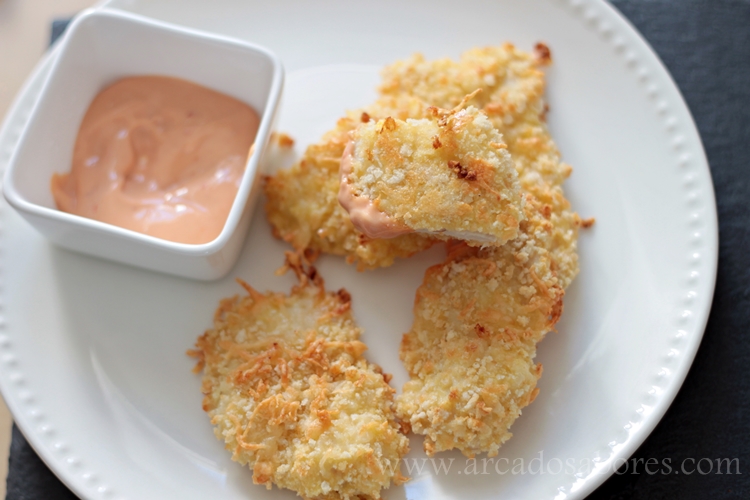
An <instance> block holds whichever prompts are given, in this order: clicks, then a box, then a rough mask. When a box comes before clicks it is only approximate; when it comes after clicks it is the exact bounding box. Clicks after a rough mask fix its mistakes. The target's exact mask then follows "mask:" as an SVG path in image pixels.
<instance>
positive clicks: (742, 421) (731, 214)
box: [6, 0, 750, 500]
mask: <svg viewBox="0 0 750 500" xmlns="http://www.w3.org/2000/svg"><path fill="white" fill-rule="evenodd" d="M612 3H613V4H614V5H615V6H616V7H617V8H618V9H620V11H622V13H623V14H624V15H625V16H626V17H627V18H629V19H630V21H631V22H632V23H633V24H634V25H635V26H636V27H637V28H638V29H639V30H640V32H641V33H642V34H643V35H644V36H645V37H646V39H647V40H648V41H649V42H650V43H651V45H652V46H653V47H654V49H655V50H656V52H657V53H658V54H659V56H660V57H661V59H662V61H664V63H665V64H666V66H667V67H668V68H669V70H670V72H671V73H672V75H673V77H674V79H675V81H676V82H677V85H678V86H679V87H680V89H681V91H682V93H683V95H684V96H685V99H686V100H687V103H688V105H689V106H690V109H691V111H692V113H693V116H694V118H695V121H696V123H697V125H698V129H699V130H700V133H701V137H702V139H703V143H704V145H705V148H706V153H707V154H708V159H709V163H710V164H711V173H712V175H713V180H714V185H715V188H716V198H717V203H718V210H719V226H720V250H719V272H718V279H717V283H716V294H715V297H714V303H713V309H712V312H711V317H710V319H709V322H708V327H707V328H706V333H705V336H704V339H703V343H702V344H701V347H700V349H699V351H698V354H697V356H696V358H695V362H694V363H693V366H692V368H691V370H690V373H689V374H688V377H687V379H686V380H685V384H684V385H683V387H682V389H681V390H680V392H679V394H678V395H677V398H676V399H675V401H674V403H673V404H672V406H671V408H670V409H669V411H668V412H667V414H666V415H665V417H664V418H663V420H662V421H661V422H660V423H659V425H658V426H657V428H656V429H655V430H654V432H653V433H652V434H651V436H649V438H648V439H647V440H646V441H645V442H644V443H643V445H642V446H641V447H640V448H639V449H638V451H637V452H636V453H635V455H634V457H633V458H634V459H636V461H638V460H639V459H640V461H639V462H637V465H636V467H635V468H634V467H633V466H632V463H633V462H632V460H631V461H630V462H629V465H628V469H627V470H625V469H624V468H622V469H620V470H619V471H618V472H619V474H615V475H614V476H612V477H611V478H610V479H608V480H607V481H606V482H605V483H604V484H603V485H602V486H601V487H600V488H599V489H598V490H597V491H595V492H594V493H593V494H592V495H591V496H590V497H589V498H590V499H595V500H625V499H644V500H645V499H649V500H653V499H693V498H695V499H750V467H749V466H750V376H749V375H748V367H750V339H748V338H747V336H748V335H750V257H748V249H750V1H748V0H612ZM58 34H59V33H58ZM649 459H655V460H657V461H658V463H660V464H661V463H664V460H666V459H669V463H670V464H671V466H672V467H673V473H671V474H666V475H665V474H661V473H658V474H649V473H648V472H647V471H646V468H645V464H646V463H647V461H648V460H649ZM717 459H719V460H720V459H729V460H734V459H737V460H736V462H733V463H736V467H735V465H732V466H731V472H732V474H727V473H726V468H724V469H723V472H724V473H722V474H717V473H716V460H717ZM701 460H703V462H701V463H700V464H698V462H700V461H701ZM706 460H708V461H706ZM651 463H655V462H653V461H652V462H651ZM709 463H712V464H713V465H712V467H711V469H712V470H711V472H709V473H708V474H702V473H701V472H700V471H699V470H698V465H701V468H700V470H702V471H704V472H705V471H707V470H708V467H709ZM683 464H684V466H685V468H684V470H685V471H691V472H692V474H685V473H679V472H680V467H681V465H683ZM655 469H656V468H654V467H652V468H651V469H650V470H652V471H653V470H655ZM658 469H659V470H660V471H661V470H664V469H663V468H662V467H660V468H658ZM675 471H676V472H677V473H675ZM735 472H739V474H737V473H735ZM7 485H8V490H7V491H8V493H7V497H6V498H7V499H8V500H58V499H68V498H75V496H74V495H73V494H72V493H70V491H68V490H67V489H66V488H65V486H63V485H62V483H60V481H59V480H57V478H56V477H55V476H54V475H53V474H52V473H51V472H50V471H49V469H47V468H46V467H45V465H44V464H43V463H42V461H41V460H40V459H39V458H38V457H37V455H36V454H35V453H34V451H33V450H32V449H31V447H30V446H29V444H28V443H27V442H26V440H25V439H24V438H23V435H22V434H21V433H20V432H18V429H16V428H15V427H14V429H13V443H12V445H11V454H10V463H9V471H8V480H7Z"/></svg>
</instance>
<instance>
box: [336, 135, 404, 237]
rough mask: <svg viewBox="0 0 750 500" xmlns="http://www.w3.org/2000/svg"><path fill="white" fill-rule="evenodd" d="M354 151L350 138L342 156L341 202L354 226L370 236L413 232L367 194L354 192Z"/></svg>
mask: <svg viewBox="0 0 750 500" xmlns="http://www.w3.org/2000/svg"><path fill="white" fill-rule="evenodd" d="M353 152H354V143H353V142H352V141H351V140H350V141H349V142H348V143H347V145H346V148H345V149H344V154H343V155H342V156H341V163H340V168H339V174H340V177H341V181H340V184H339V204H340V205H341V206H342V207H344V210H346V211H347V212H348V213H349V219H350V220H351V221H352V224H354V227H355V228H357V229H358V230H359V231H361V232H363V233H364V234H365V235H366V236H369V237H370V238H395V237H396V236H401V235H402V234H408V233H413V232H414V230H413V229H411V228H410V227H408V226H407V225H406V224H403V223H402V222H400V221H398V220H396V219H393V218H391V217H389V216H388V215H387V214H385V213H384V212H381V211H380V210H378V209H377V207H375V204H374V203H373V202H372V200H371V199H369V198H368V197H367V196H357V194H356V193H355V192H354V188H353V187H352V185H351V184H350V183H349V174H351V173H352V153H353Z"/></svg>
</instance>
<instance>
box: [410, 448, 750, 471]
mask: <svg viewBox="0 0 750 500" xmlns="http://www.w3.org/2000/svg"><path fill="white" fill-rule="evenodd" d="M740 465H741V464H740V459H739V458H709V457H701V458H692V457H689V458H683V459H672V458H659V459H657V458H629V459H624V458H618V459H614V460H611V461H607V462H605V461H598V460H596V459H588V458H565V459H562V458H557V457H552V458H546V457H544V452H539V453H538V454H537V455H536V456H535V457H534V458H531V459H524V458H507V457H493V458H486V457H485V458H467V459H464V460H460V459H456V458H453V457H451V458H442V457H441V458H426V457H423V458H408V457H407V458H403V459H402V460H401V463H400V464H399V466H400V467H401V471H402V473H404V474H405V475H406V476H409V477H418V476H422V475H436V476H437V475H451V474H459V475H490V474H497V475H506V474H510V475H525V474H529V475H542V474H545V475H557V474H565V475H577V476H579V477H585V476H588V475H590V474H591V473H599V474H605V473H607V474H608V473H611V472H614V473H615V474H647V475H656V474H662V475H668V474H684V475H691V474H699V475H708V474H727V475H742V471H741V467H740Z"/></svg>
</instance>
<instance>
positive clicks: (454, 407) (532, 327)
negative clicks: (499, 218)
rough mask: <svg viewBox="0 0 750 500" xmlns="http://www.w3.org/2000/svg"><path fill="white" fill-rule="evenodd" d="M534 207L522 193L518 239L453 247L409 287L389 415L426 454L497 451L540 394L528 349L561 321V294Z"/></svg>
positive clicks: (546, 234)
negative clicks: (408, 315) (399, 389)
mask: <svg viewBox="0 0 750 500" xmlns="http://www.w3.org/2000/svg"><path fill="white" fill-rule="evenodd" d="M540 208H541V207H540V206H539V203H538V202H536V201H535V200H534V198H533V196H530V195H529V196H528V198H527V203H526V214H527V218H526V220H525V221H523V222H521V235H520V236H519V237H518V238H516V239H515V240H512V241H511V242H509V243H507V244H506V245H504V246H502V247H492V248H484V249H477V248H472V247H469V246H466V245H465V244H457V245H453V246H452V247H451V250H450V252H449V256H448V259H447V260H446V262H444V263H442V264H438V265H436V266H433V267H431V268H430V269H429V270H428V271H427V273H426V274H425V278H424V282H423V283H422V286H421V287H420V288H419V290H418V291H417V297H416V299H415V303H414V323H413V325H412V328H411V330H410V331H409V332H408V333H406V334H405V335H404V338H403V341H402V343H401V351H400V354H401V359H402V361H403V362H404V365H405V367H406V369H407V371H408V372H409V375H410V377H411V380H410V381H409V382H407V383H406V384H405V385H404V388H403V393H402V394H401V395H400V396H399V397H398V399H397V411H398V415H399V417H400V418H401V419H403V420H404V421H405V422H408V423H409V425H410V427H411V429H412V430H413V431H414V432H416V433H418V434H424V435H425V441H424V448H425V452H426V453H427V454H428V455H433V454H434V453H436V452H439V451H444V450H449V449H452V448H458V449H459V450H460V451H461V452H462V453H464V454H465V455H466V456H469V457H472V456H474V455H475V454H477V453H482V452H486V453H487V454H488V456H495V455H497V452H498V448H499V447H500V445H502V444H503V443H504V442H505V441H507V440H508V439H509V438H510V437H511V433H510V431H509V428H510V426H511V424H512V423H513V422H514V421H515V420H516V419H517V418H518V417H519V415H520V414H521V409H522V408H523V407H524V406H526V405H528V404H529V403H531V402H532V401H533V400H534V398H535V397H536V395H537V393H538V390H537V389H536V382H537V380H538V379H539V377H540V376H541V374H542V367H541V365H539V364H537V363H535V362H534V356H535V354H536V344H537V342H539V341H540V340H541V339H542V338H543V337H544V335H545V333H546V332H547V331H549V330H550V329H552V328H553V327H554V325H555V323H556V322H557V320H558V319H559V317H560V314H561V313H562V298H563V294H564V292H563V288H562V286H561V284H560V282H559V280H558V278H557V275H556V273H555V272H554V271H553V269H552V260H551V256H550V253H549V251H548V250H547V248H548V247H549V245H550V240H551V238H552V227H551V224H550V223H549V221H547V220H546V219H545V217H544V216H543V214H542V212H541V210H540Z"/></svg>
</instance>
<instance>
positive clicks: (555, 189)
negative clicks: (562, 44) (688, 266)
mask: <svg viewBox="0 0 750 500" xmlns="http://www.w3.org/2000/svg"><path fill="white" fill-rule="evenodd" d="M551 62H552V56H551V53H550V50H549V48H547V47H546V46H545V45H544V44H537V46H536V47H535V50H534V53H533V54H531V53H527V52H524V51H521V50H518V49H517V48H516V47H514V46H513V45H512V44H510V43H506V44H503V45H501V46H499V47H485V48H475V49H471V50H469V51H466V52H464V53H463V54H462V55H461V57H460V59H459V60H458V61H453V60H451V59H438V60H435V61H427V60H425V59H424V57H423V56H421V55H420V54H417V55H414V56H412V57H410V58H408V59H406V60H404V61H399V62H397V63H394V64H392V65H391V66H388V67H386V68H385V69H384V70H383V72H382V74H383V83H382V84H381V86H380V89H379V90H380V93H381V95H382V96H384V97H391V98H393V99H395V100H403V99H405V98H406V97H407V96H408V97H411V98H416V99H419V100H421V101H423V102H425V103H428V104H429V105H432V106H438V107H441V108H453V107H454V106H457V105H458V104H460V103H461V101H462V100H463V98H464V96H466V95H467V94H470V93H472V92H475V91H476V90H477V89H480V90H481V91H480V92H479V93H477V94H476V95H475V97H474V98H473V99H472V100H471V102H470V103H471V104H472V105H474V106H476V107H478V108H480V109H481V110H482V111H483V112H484V113H486V114H487V116H488V117H489V119H490V120H491V121H492V123H493V124H494V125H495V127H496V128H497V131H498V132H499V133H501V134H502V136H503V140H504V142H505V143H506V144H507V145H508V152H509V153H510V155H511V158H513V161H514V163H515V166H516V170H517V171H518V178H519V180H520V182H521V187H522V188H523V190H524V191H525V192H527V193H531V194H533V195H534V197H535V198H536V199H537V200H538V201H539V202H540V203H541V204H542V209H543V210H545V213H547V214H548V215H549V220H550V222H551V223H552V226H553V229H552V231H553V236H552V242H551V243H550V245H551V247H550V249H549V250H550V252H551V256H552V260H553V265H554V267H555V270H556V271H557V273H558V277H559V279H560V281H561V284H562V285H563V287H567V286H568V285H569V284H570V282H571V281H573V278H575V276H576V274H578V254H577V243H576V242H577V238H578V227H579V226H580V223H581V220H580V218H579V217H578V215H577V214H576V213H574V212H573V211H572V210H571V209H570V203H568V201H567V200H566V199H565V196H564V193H563V190H562V183H563V182H564V181H565V179H567V178H568V177H569V176H570V174H571V172H572V168H571V167H570V166H569V165H567V164H565V163H563V162H562V160H561V157H560V152H559V151H558V149H557V146H556V145H555V143H554V141H553V140H552V137H551V135H550V133H549V129H548V128H547V123H546V121H545V117H546V113H547V110H548V108H547V104H546V102H545V100H544V98H543V94H544V87H545V79H544V73H543V71H542V69H543V68H544V66H547V65H549V64H551ZM547 207H548V208H547Z"/></svg>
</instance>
